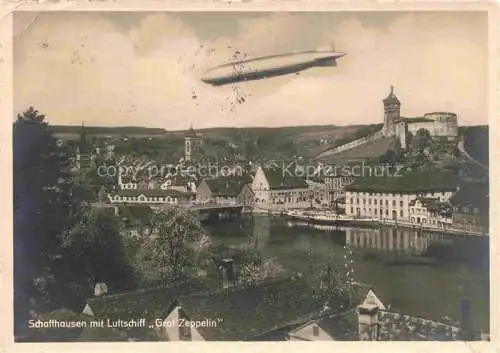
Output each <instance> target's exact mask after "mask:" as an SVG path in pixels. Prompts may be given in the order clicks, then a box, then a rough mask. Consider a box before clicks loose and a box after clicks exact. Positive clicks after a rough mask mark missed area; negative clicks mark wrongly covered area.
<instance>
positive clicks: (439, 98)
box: [9, 10, 492, 342]
mask: <svg viewBox="0 0 500 353" xmlns="http://www.w3.org/2000/svg"><path fill="white" fill-rule="evenodd" d="M488 20H489V19H488V12H487V11H365V12H363V11H350V12H348V11H321V12H319V11H318V12H312V11H309V12H306V11H295V12H285V11H273V12H265V11H253V12H247V11H237V10H235V11H232V12H228V11H219V12H217V11H206V12H202V11H154V12H134V11H129V12H123V11H114V12H109V11H92V12H87V11H74V12H71V11H68V12H63V11H42V12H36V11H17V12H14V14H13V26H14V28H13V30H14V37H13V108H14V111H13V115H12V117H11V119H12V141H13V145H12V146H13V157H12V158H13V170H12V178H13V207H14V208H13V217H14V219H13V222H14V223H13V261H14V262H13V268H14V273H13V286H14V288H13V290H14V292H13V294H14V302H13V307H14V317H13V319H14V332H13V335H14V341H15V342H120V341H121V342H131V341H134V342H152V341H155V342H158V341H165V342H167V341H234V342H241V341H253V342H255V341H490V335H491V334H492V333H491V332H490V317H491V314H490V312H491V310H492V309H491V308H490V186H489V173H490V171H489V168H490V166H489V164H490V163H489V160H490V157H489V120H488V93H489V92H488V75H489V73H488ZM490 74H491V73H490ZM9 124H10V121H9Z"/></svg>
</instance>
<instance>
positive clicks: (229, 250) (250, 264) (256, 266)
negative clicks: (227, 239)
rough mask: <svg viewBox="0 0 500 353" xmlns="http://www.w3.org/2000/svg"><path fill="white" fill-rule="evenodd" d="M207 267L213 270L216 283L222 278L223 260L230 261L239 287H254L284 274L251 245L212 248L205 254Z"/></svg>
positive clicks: (280, 268) (279, 265) (276, 264)
mask: <svg viewBox="0 0 500 353" xmlns="http://www.w3.org/2000/svg"><path fill="white" fill-rule="evenodd" d="M207 258H208V259H207V260H208V263H207V265H208V266H210V269H215V276H216V279H217V281H218V282H222V281H223V280H224V278H223V275H224V273H223V260H225V259H232V260H233V264H234V283H235V285H236V286H239V287H249V286H254V285H256V284H257V283H259V282H261V281H263V280H266V279H269V278H276V277H278V276H281V275H283V274H284V273H285V270H284V268H283V267H282V266H281V264H280V263H278V262H277V261H276V259H274V258H264V257H263V256H262V255H261V254H260V253H259V251H258V250H257V249H256V248H255V247H254V246H253V245H252V244H248V245H244V246H242V247H230V246H226V245H219V246H212V247H210V249H209V252H208V253H207Z"/></svg>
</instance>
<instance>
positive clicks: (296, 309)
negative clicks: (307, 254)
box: [179, 279, 322, 341]
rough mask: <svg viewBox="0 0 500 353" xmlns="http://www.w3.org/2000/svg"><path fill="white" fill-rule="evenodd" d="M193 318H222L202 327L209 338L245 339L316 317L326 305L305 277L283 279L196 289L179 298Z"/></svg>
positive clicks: (201, 329) (188, 314)
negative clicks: (236, 287) (247, 285)
mask: <svg viewBox="0 0 500 353" xmlns="http://www.w3.org/2000/svg"><path fill="white" fill-rule="evenodd" d="M179 304H180V306H181V308H182V310H183V312H185V313H186V315H187V316H188V317H189V319H191V320H204V319H206V318H217V317H218V318H222V319H223V322H222V324H220V325H218V326H217V327H200V328H199V329H198V330H199V332H200V334H201V335H202V336H203V337H204V338H205V339H207V340H219V341H225V340H229V341H231V340H232V341H242V340H252V339H258V338H259V337H260V336H264V335H265V334H267V333H269V332H271V331H274V330H277V329H280V328H283V327H285V326H290V325H293V324H297V323H302V322H306V321H308V320H310V319H312V318H313V317H316V316H317V315H318V314H319V313H320V312H321V309H322V306H321V305H320V304H319V303H317V302H316V301H314V300H313V296H312V291H311V289H310V288H309V286H308V285H307V284H306V282H305V281H303V280H301V279H284V280H283V279H280V280H273V281H268V282H266V283H261V284H259V285H257V286H255V287H253V288H246V289H241V290H222V291H218V292H212V293H196V294H192V295H188V296H182V297H180V298H179Z"/></svg>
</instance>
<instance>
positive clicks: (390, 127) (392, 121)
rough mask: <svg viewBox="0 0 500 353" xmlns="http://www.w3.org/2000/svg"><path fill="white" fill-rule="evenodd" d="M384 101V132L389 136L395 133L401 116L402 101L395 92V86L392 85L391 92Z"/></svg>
mask: <svg viewBox="0 0 500 353" xmlns="http://www.w3.org/2000/svg"><path fill="white" fill-rule="evenodd" d="M383 103H384V133H385V134H386V135H387V136H391V135H394V134H395V125H396V123H397V122H398V120H399V118H400V112H401V103H400V102H399V99H398V97H396V95H395V94H394V86H391V92H390V93H389V95H388V96H387V98H385V99H384V100H383Z"/></svg>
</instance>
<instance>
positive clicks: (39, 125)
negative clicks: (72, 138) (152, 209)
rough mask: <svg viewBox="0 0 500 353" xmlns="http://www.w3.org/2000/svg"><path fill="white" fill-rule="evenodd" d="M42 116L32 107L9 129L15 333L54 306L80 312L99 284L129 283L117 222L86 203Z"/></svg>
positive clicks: (23, 334) (82, 186)
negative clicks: (30, 320) (107, 282)
mask: <svg viewBox="0 0 500 353" xmlns="http://www.w3.org/2000/svg"><path fill="white" fill-rule="evenodd" d="M68 153H69V151H68V150H67V149H66V148H64V146H62V145H59V144H58V143H57V140H56V139H55V137H54V136H53V133H52V130H51V129H50V128H49V126H48V124H47V123H46V122H45V116H44V115H42V114H40V113H39V112H38V111H37V110H35V109H34V108H32V107H30V108H29V109H28V110H26V111H25V112H24V113H23V114H20V115H18V117H17V120H16V121H15V122H14V126H13V180H14V185H13V189H14V195H13V196H14V317H15V335H16V337H18V338H19V339H22V338H23V337H27V336H29V334H30V333H29V331H28V330H27V324H28V320H29V319H30V318H36V317H37V316H38V315H40V314H42V313H46V312H50V311H52V310H55V309H60V308H66V309H70V310H74V311H80V310H81V309H82V307H83V304H84V300H85V298H87V297H88V296H89V295H90V294H91V293H92V288H93V286H94V284H95V282H97V281H110V282H111V283H110V285H111V287H116V288H127V287H130V286H133V283H131V282H133V276H132V277H131V276H130V273H129V270H128V268H129V267H128V266H127V263H126V259H125V257H124V249H123V247H124V244H123V243H122V241H121V239H120V237H119V224H118V223H117V222H116V220H115V219H114V218H113V217H112V216H111V215H108V214H106V213H105V212H104V211H102V210H95V209H91V208H90V207H89V206H88V205H87V197H88V195H89V190H88V185H87V183H85V180H83V179H81V178H78V177H76V176H75V175H73V174H72V173H71V168H70V167H71V166H70V158H69V155H68Z"/></svg>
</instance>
